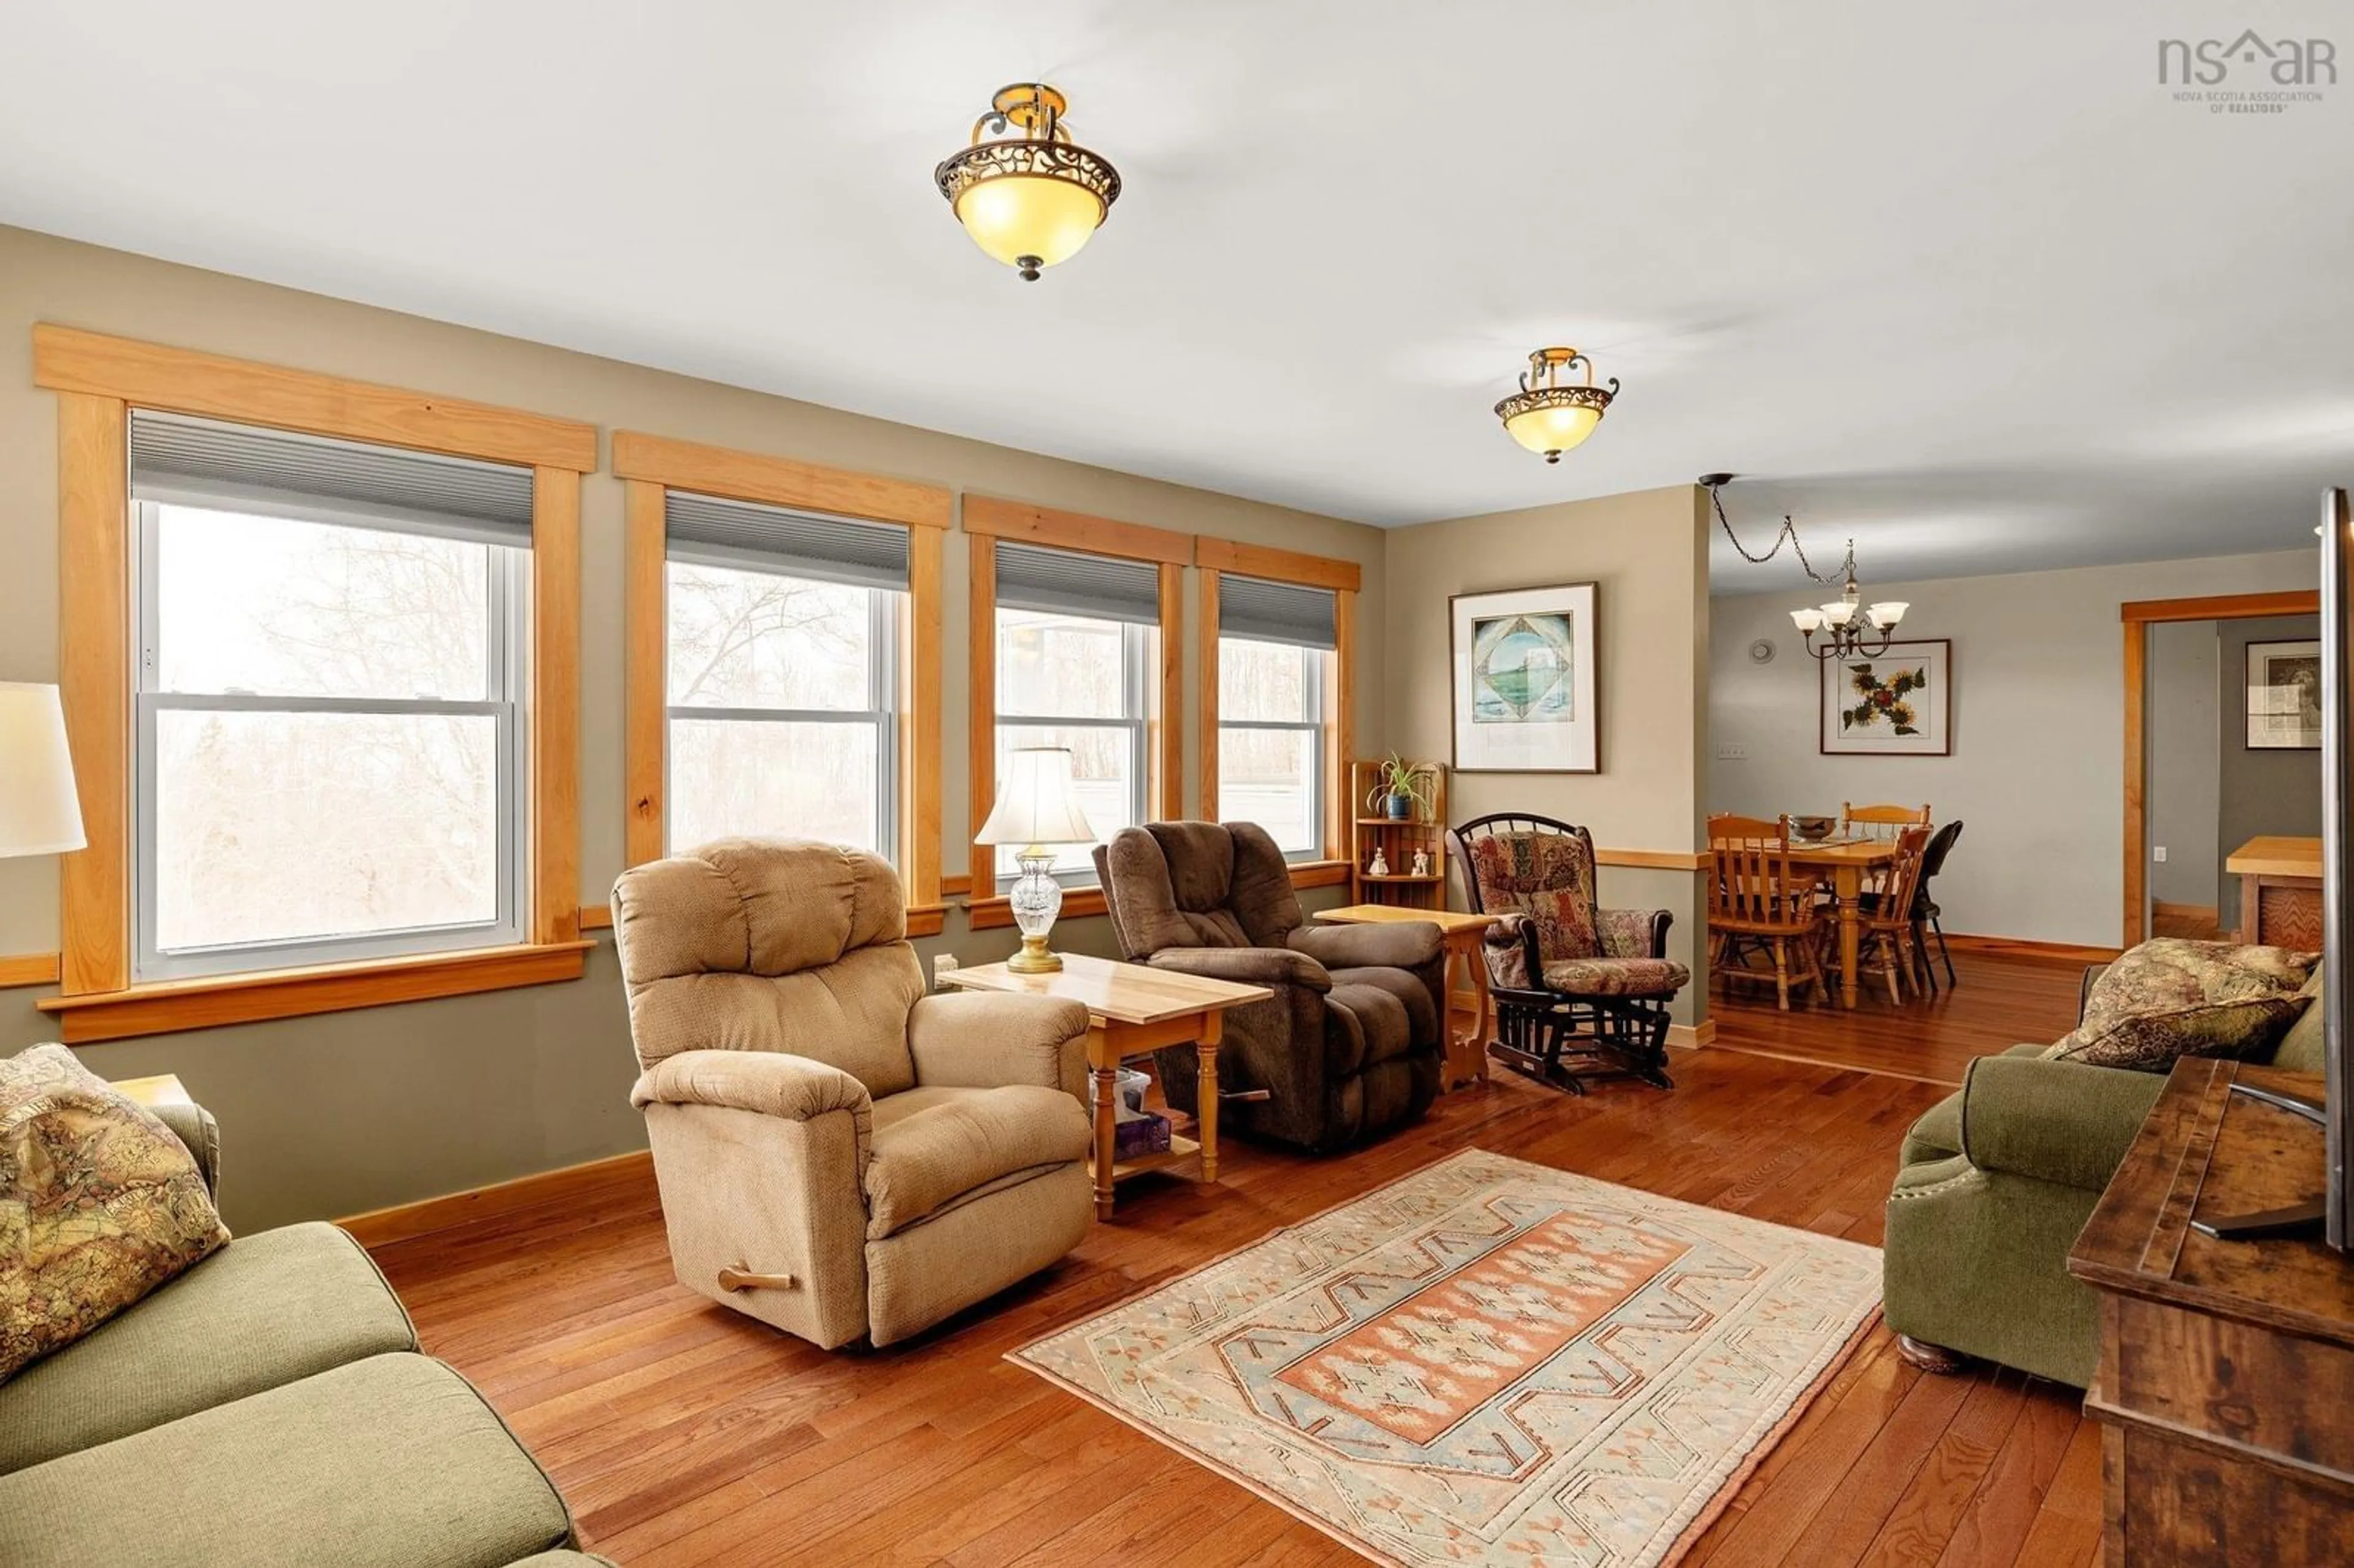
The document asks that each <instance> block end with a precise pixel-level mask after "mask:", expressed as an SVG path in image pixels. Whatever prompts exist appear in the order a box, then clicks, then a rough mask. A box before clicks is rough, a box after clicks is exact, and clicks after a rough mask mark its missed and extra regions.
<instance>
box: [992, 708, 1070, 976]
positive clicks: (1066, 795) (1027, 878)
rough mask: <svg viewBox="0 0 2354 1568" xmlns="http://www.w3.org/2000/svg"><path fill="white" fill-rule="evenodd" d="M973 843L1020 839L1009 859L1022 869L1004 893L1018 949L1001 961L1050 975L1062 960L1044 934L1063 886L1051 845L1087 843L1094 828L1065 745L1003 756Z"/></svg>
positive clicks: (1026, 972)
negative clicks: (991, 805)
mask: <svg viewBox="0 0 2354 1568" xmlns="http://www.w3.org/2000/svg"><path fill="white" fill-rule="evenodd" d="M972 842H975V843H978V844H1019V845H1021V846H1022V847H1021V848H1020V849H1019V850H1017V851H1016V852H1015V853H1014V857H1013V858H1014V861H1015V863H1017V864H1019V865H1020V866H1021V867H1022V874H1021V875H1020V876H1018V877H1016V878H1014V881H1013V887H1012V889H1011V890H1009V892H1008V893H1007V895H1006V900H1005V902H1006V905H1007V906H1008V907H1009V908H1011V909H1012V910H1013V925H1014V927H1015V929H1017V930H1019V931H1020V932H1021V933H1022V950H1021V951H1020V952H1018V953H1016V954H1014V955H1013V957H1012V958H1010V959H1006V960H1005V967H1006V968H1007V969H1011V970H1012V971H1013V972H1014V973H1015V974H1023V975H1043V974H1052V973H1054V972H1055V970H1057V969H1061V968H1062V967H1063V960H1062V959H1059V958H1057V957H1056V956H1055V954H1053V953H1051V952H1048V951H1047V950H1046V933H1047V932H1049V931H1051V930H1053V929H1054V928H1055V916H1057V915H1059V914H1061V913H1062V910H1063V885H1062V884H1061V883H1059V882H1056V881H1055V876H1054V870H1053V867H1054V864H1055V852H1054V849H1053V848H1052V847H1051V846H1053V845H1055V844H1091V843H1093V842H1096V832H1095V830H1094V829H1093V828H1091V827H1089V826H1088V825H1087V813H1086V812H1084V811H1082V810H1079V798H1078V792H1077V790H1076V788H1075V787H1074V785H1073V783H1072V779H1071V753H1070V748H1069V747H1060V746H1036V747H1023V748H1022V749H1020V750H1018V751H1014V752H1011V753H1009V754H1008V755H1007V757H1006V758H1005V778H1004V781H1003V782H1002V783H1001V784H999V785H998V787H997V805H996V808H995V810H991V812H990V813H989V821H985V822H983V823H982V824H981V831H980V832H977V833H975V834H973V836H972Z"/></svg>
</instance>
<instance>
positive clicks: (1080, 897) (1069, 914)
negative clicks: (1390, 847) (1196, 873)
mask: <svg viewBox="0 0 2354 1568" xmlns="http://www.w3.org/2000/svg"><path fill="white" fill-rule="evenodd" d="M1348 880H1349V863H1348V862H1347V861H1345V860H1308V861H1299V862H1297V863H1294V864H1293V866H1292V867H1291V885H1292V886H1294V887H1332V886H1336V885H1340V884H1341V883H1344V882H1346V881H1348ZM964 911H965V924H966V925H967V926H968V927H970V928H971V929H973V930H975V931H994V930H999V929H1002V928H1003V927H1008V926H1011V925H1013V908H1012V906H1009V905H1008V904H1007V903H1006V901H1005V899H1004V898H1003V896H1002V895H1001V896H999V897H995V898H974V899H969V900H967V901H966V904H965V906H964ZM1103 912H1104V893H1103V889H1102V888H1100V887H1066V888H1065V889H1064V890H1063V910H1062V913H1061V914H1059V915H1057V916H1055V918H1056V919H1057V920H1081V919H1085V918H1086V917H1087V916H1090V915H1100V914H1102V913H1103ZM907 919H908V922H909V924H908V932H909V934H910V935H913V934H914V931H915V927H914V921H915V913H914V911H912V910H911V911H909V912H908V916H907Z"/></svg>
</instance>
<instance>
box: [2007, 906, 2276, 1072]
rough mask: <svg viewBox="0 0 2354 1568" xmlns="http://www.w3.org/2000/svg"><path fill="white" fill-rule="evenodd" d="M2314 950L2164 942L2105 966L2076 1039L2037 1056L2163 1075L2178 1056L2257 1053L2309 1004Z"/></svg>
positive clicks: (2270, 1045)
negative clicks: (2306, 991)
mask: <svg viewBox="0 0 2354 1568" xmlns="http://www.w3.org/2000/svg"><path fill="white" fill-rule="evenodd" d="M2320 961H2321V956H2320V955H2319V954H2318V953H2301V952H2296V951H2293V950H2292V949H2289V948H2264V947H2241V946H2238V945H2236V944H2234V943H2231V942H2193V941H2188V940H2184V939H2182V938H2172V937H2163V938H2158V939H2157V940H2155V941H2149V942H2144V943H2143V944H2142V945H2141V946H2140V947H2137V948H2134V949H2133V950H2132V951H2130V952H2128V953H2126V955H2125V956H2124V957H2123V958H2121V959H2117V960H2116V962H2115V963H2113V964H2111V965H2110V966H2109V967H2108V969H2106V970H2105V971H2104V972H2103V974H2102V975H2101V978H2100V979H2099V980H2095V981H2094V984H2093V991H2092V994H2091V995H2090V996H2089V997H2087V998H2086V999H2085V1001H2084V1020H2083V1022H2080V1023H2079V1024H2078V1025H2077V1026H2076V1029H2075V1031H2074V1033H2071V1034H2069V1035H2068V1036H2067V1037H2066V1038H2064V1039H2062V1041H2060V1043H2059V1044H2055V1045H2053V1046H2052V1048H2051V1049H2050V1050H2048V1051H2046V1052H2044V1054H2045V1055H2046V1056H2050V1057H2053V1058H2055V1059H2057V1060H2060V1061H2064V1062H2084V1063H2088V1064H2090V1065H2094V1066H2096V1067H2130V1068H2135V1069H2137V1070H2139V1071H2142V1072H2147V1073H2163V1072H2166V1071H2168V1069H2169V1068H2171V1067H2172V1066H2173V1065H2174V1063H2175V1062H2176V1060H2177V1059H2179V1058H2180V1057H2183V1056H2226V1057H2232V1058H2247V1057H2261V1056H2263V1055H2264V1054H2267V1053H2269V1052H2270V1051H2271V1050H2272V1049H2273V1047H2274V1046H2275V1045H2276V1044H2279V1043H2280V1039H2281V1036H2282V1035H2284V1034H2285V1033H2288V1031H2289V1029H2290V1026H2292V1025H2293V1024H2295V1023H2296V1020H2297V1015H2298V1014H2300V1013H2302V1012H2304V1011H2305V1009H2306V1006H2307V1005H2308V1002H2309V1000H2310V999H2308V998H2306V997H2305V996H2302V995H2300V994H2299V992H2300V991H2302V989H2303V988H2304V986H2305V983H2306V980H2307V978H2308V977H2310V976H2311V974H2312V972H2313V969H2314V966H2315V965H2316V964H2317V963H2319V962H2320Z"/></svg>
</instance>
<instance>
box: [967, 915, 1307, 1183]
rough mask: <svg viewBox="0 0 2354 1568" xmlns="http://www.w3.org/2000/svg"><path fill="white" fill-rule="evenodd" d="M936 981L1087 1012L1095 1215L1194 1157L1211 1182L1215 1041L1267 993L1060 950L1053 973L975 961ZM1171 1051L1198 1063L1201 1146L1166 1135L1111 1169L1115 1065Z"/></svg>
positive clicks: (1215, 1152) (1215, 1150)
mask: <svg viewBox="0 0 2354 1568" xmlns="http://www.w3.org/2000/svg"><path fill="white" fill-rule="evenodd" d="M940 981H941V983H942V984H944V985H953V986H961V987H963V988H964V989H965V990H967V991H1009V992H1013V993H1015V994H1027V995H1030V996H1059V997H1066V998H1068V999H1069V1000H1071V1001H1076V1002H1079V1003H1082V1004H1083V1005H1084V1006H1085V1007H1086V1008H1087V1070H1088V1075H1089V1078H1090V1081H1091V1083H1092V1086H1093V1107H1094V1111H1095V1155H1094V1159H1093V1160H1091V1162H1090V1163H1091V1165H1092V1167H1093V1169H1094V1171H1095V1181H1096V1218H1097V1219H1099V1220H1108V1219H1109V1218H1111V1213H1112V1190H1113V1188H1114V1187H1115V1186H1116V1185H1117V1184H1118V1183H1119V1181H1122V1180H1124V1179H1126V1178H1128V1177H1129V1176H1137V1175H1141V1174H1142V1173H1143V1172H1145V1171H1159V1170H1161V1169H1162V1168H1164V1167H1166V1166H1171V1165H1174V1164H1176V1163H1178V1162H1179V1161H1180V1160H1191V1159H1193V1157H1194V1156H1195V1155H1197V1154H1198V1155H1199V1156H1200V1157H1201V1161H1202V1165H1201V1170H1202V1180H1203V1181H1216V1180H1217V1179H1218V1040H1219V1037H1220V1036H1221V1035H1222V1034H1223V1033H1224V1032H1225V1012H1226V1009H1228V1008H1230V1007H1235V1006H1238V1005H1240V1004H1241V1003H1243V1002H1246V1001H1266V1000H1267V998H1268V997H1271V996H1273V995H1274V994H1275V993H1274V992H1273V991H1269V990H1267V988H1266V987H1265V986H1257V985H1237V984H1235V982H1234V981H1232V980H1210V979H1207V978H1206V977H1204V976H1201V975H1185V974H1178V973H1176V972H1175V971H1173V970H1170V969H1147V968H1146V967H1145V966H1144V965H1142V964H1119V963H1114V962H1112V961H1111V960H1110V959H1089V958H1082V957H1080V956H1079V955H1077V954H1076V953H1065V954H1064V955H1063V967H1062V969H1059V970H1057V971H1056V972H1055V973H1053V974H1044V975H1022V974H1015V973H1014V972H1013V970H1011V969H1007V968H1006V967H1005V966H1004V965H1003V964H979V965H975V966H973V967H972V968H970V969H964V968H959V969H950V970H949V971H948V972H947V973H945V974H943V975H941V976H940ZM1171 1045H1192V1046H1193V1049H1194V1052H1195V1054H1197V1055H1198V1056H1199V1057H1200V1058H1201V1063H1202V1072H1201V1084H1200V1087H1199V1089H1198V1090H1197V1091H1196V1098H1195V1109H1194V1113H1193V1119H1194V1122H1195V1124H1196V1126H1197V1128H1198V1129H1199V1130H1200V1132H1201V1134H1202V1138H1201V1141H1200V1142H1198V1143H1197V1142H1195V1141H1194V1140H1193V1139H1190V1138H1179V1137H1177V1136H1176V1135H1175V1134H1174V1133H1172V1134H1171V1135H1170V1139H1169V1149H1168V1152H1166V1153H1163V1154H1146V1155H1140V1156H1138V1157H1137V1158H1136V1159H1133V1160H1119V1161H1117V1162H1115V1161H1114V1160H1113V1159H1112V1127H1113V1123H1114V1122H1115V1120H1116V1119H1117V1118H1118V1113H1119V1065H1120V1064H1121V1063H1122V1062H1124V1061H1126V1060H1128V1059H1129V1057H1132V1056H1141V1055H1144V1054H1147V1053H1149V1052H1153V1051H1158V1050H1161V1049H1163V1048H1165V1047H1167V1046H1171Z"/></svg>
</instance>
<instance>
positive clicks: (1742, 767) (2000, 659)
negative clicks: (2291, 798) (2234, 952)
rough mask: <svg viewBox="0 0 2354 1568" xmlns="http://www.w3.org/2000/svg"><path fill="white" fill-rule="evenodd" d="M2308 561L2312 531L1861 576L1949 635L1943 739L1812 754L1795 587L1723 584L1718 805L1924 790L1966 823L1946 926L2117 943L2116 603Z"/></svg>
mask: <svg viewBox="0 0 2354 1568" xmlns="http://www.w3.org/2000/svg"><path fill="white" fill-rule="evenodd" d="M2318 572H2319V566H2318V558H2317V556H2315V554H2314V553H2313V552H2312V551H2310V550H2293V551H2287V552H2285V553H2281V554H2267V555H2261V556H2219V557H2215V558H2212V559H2208V560H2190V561H2153V562H2147V563H2144V564H2141V565H2137V566H2125V567H2077V568H2073V569H2071V570H2067V571H2054V572H2018V573H2013V574H2010V575H2007V576H2001V577H1950V578H1946V579H1943V580H1940V581H1935V582H1919V583H1872V584H1869V585H1867V586H1868V587H1869V588H1870V590H1871V592H1870V595H1869V597H1871V598H1872V599H1904V600H1907V601H1909V602H1910V603H1911V604H1912V606H1913V608H1912V609H1911V611H1910V612H1909V613H1907V615H1906V616H1905V619H1904V627H1905V630H1906V631H1908V632H1910V633H1912V634H1914V635H1915V636H1920V637H1941V638H1946V639H1948V640H1950V641H1952V643H1953V645H1954V648H1953V654H1954V657H1953V710H1952V714H1953V736H1954V754H1953V755H1952V756H1951V757H1824V756H1821V755H1819V752H1818V748H1817V739H1816V724H1817V716H1818V714H1817V710H1818V705H1819V696H1818V693H1817V686H1816V678H1817V670H1816V666H1815V662H1814V661H1813V660H1812V659H1809V658H1808V657H1807V656H1806V654H1805V652H1804V651H1803V650H1802V649H1801V647H1800V645H1799V641H1798V634H1797V631H1796V630H1793V629H1792V627H1791V625H1790V618H1789V611H1790V609H1792V608H1793V606H1795V605H1797V604H1802V603H1804V602H1805V597H1804V596H1802V595H1799V594H1796V593H1783V594H1757V595H1744V596H1742V597H1738V598H1724V599H1718V600H1716V601H1715V604H1714V607H1713V614H1712V619H1713V620H1714V622H1715V648H1716V653H1715V665H1716V668H1715V674H1714V677H1713V679H1712V682H1711V683H1710V688H1709V690H1710V699H1711V705H1712V717H1711V722H1712V730H1713V734H1712V747H1713V746H1714V744H1716V743H1722V742H1737V743H1739V744H1740V745H1741V746H1743V747H1745V748H1746V749H1747V751H1748V756H1747V757H1746V758H1743V759H1741V760H1737V761H1736V760H1726V759H1718V760H1714V761H1712V762H1711V763H1710V765H1709V773H1708V807H1709V810H1717V811H1740V812H1744V813H1751V814H1755V815H1759V816H1773V815H1775V814H1776V813H1777V812H1781V811H1788V812H1790V813H1792V814H1793V815H1799V814H1806V813H1815V812H1821V813H1829V812H1835V811H1837V810H1839V809H1840V802H1841V801H1843V800H1852V801H1856V802H1859V803H1861V802H1865V801H1900V802H1903V803H1904V804H1908V805H1919V804H1921V803H1923V802H1927V803H1928V804H1929V805H1930V806H1932V807H1934V808H1935V814H1936V817H1937V819H1938V821H1953V820H1955V819H1957V818H1958V819H1959V820H1961V821H1963V822H1965V823H1967V827H1966V828H1965V829H1964V832H1963V833H1962V837H1961V841H1960V842H1959V843H1958V844H1957V845H1956V847H1955V849H1954V853H1953V858H1952V859H1951V860H1949V861H1948V862H1946V869H1945V872H1944V874H1942V875H1941V876H1940V877H1939V878H1938V881H1937V889H1936V894H1937V902H1938V904H1939V905H1940V906H1942V907H1943V908H1944V910H1945V920H1944V925H1945V927H1946V929H1947V930H1949V931H1966V932H1969V933H1972V934H1973V935H1977V936H1988V937H2016V938H2030V939H2032V940H2038V941H2048V942H2068V943H2081V944H2085V945H2088V946H2096V947H2106V946H2112V945H2114V944H2115V942H2116V941H2117V939H2118V938H2119V937H2120V935H2121V934H2122V927H2123V905H2124V899H2125V864H2124V854H2123V852H2122V850H2121V848H2120V843H2121V841H2122V840H2123V838H2124V836H2125V785H2124V782H2123V778H2122V766H2123V751H2122V748H2123V747H2124V744H2125V717H2124V714H2125V708H2124V697H2123V692H2124V682H2125V638H2124V632H2123V629H2122V627H2121V625H2120V623H2119V621H2118V619H2117V607H2118V606H2119V605H2120V604H2123V603H2125V602H2126V601H2128V600H2132V599H2187V598H2194V597H2199V596H2203V595H2208V594H2228V593H2258V592H2269V591H2274V590H2279V589H2288V588H2313V587H2315V586H2316V584H2317V581H2318V580H2319V579H2318V575H2317V574H2318ZM1761 637H1763V638H1769V639H1771V640H1772V641H1773V642H1774V643H1775V645H1776V648H1777V649H1778V650H1779V655H1778V657H1776V659H1775V660H1774V661H1773V662H1771V663H1767V664H1757V663H1753V662H1751V660H1750V657H1749V652H1748V650H1749V644H1750V643H1751V642H1752V641H1755V640H1756V639H1758V638H1761ZM2228 668H2229V666H2228V665H2227V666H2226V669H2227V671H2228ZM2226 847H2227V848H2228V847H2229V846H2228V845H2227V846H2226Z"/></svg>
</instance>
